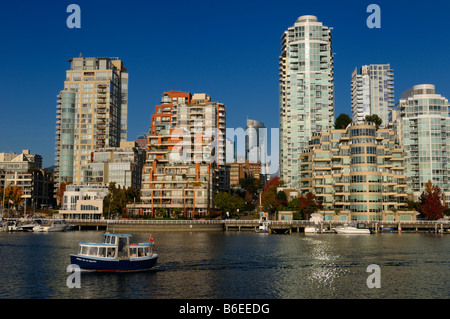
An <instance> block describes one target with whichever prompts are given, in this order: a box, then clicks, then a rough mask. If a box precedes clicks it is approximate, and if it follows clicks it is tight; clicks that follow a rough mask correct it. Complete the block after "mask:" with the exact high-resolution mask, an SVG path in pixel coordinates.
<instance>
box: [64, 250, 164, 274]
mask: <svg viewBox="0 0 450 319" xmlns="http://www.w3.org/2000/svg"><path fill="white" fill-rule="evenodd" d="M157 260H158V255H157V254H153V255H152V256H149V257H144V258H142V257H141V258H136V259H116V258H92V257H88V256H82V255H70V262H71V264H72V265H78V266H79V267H80V269H83V270H91V271H109V272H126V271H144V270H149V269H151V268H153V267H155V266H156V262H157Z"/></svg>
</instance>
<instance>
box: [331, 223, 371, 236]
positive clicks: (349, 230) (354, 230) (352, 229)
mask: <svg viewBox="0 0 450 319" xmlns="http://www.w3.org/2000/svg"><path fill="white" fill-rule="evenodd" d="M333 230H334V231H335V232H336V233H338V234H370V229H368V228H366V226H365V225H364V224H363V223H358V224H356V226H353V225H348V224H346V225H343V226H338V227H335V228H333Z"/></svg>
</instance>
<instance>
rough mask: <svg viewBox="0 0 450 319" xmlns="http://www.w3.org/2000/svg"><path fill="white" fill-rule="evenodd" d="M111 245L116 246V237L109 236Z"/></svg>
mask: <svg viewBox="0 0 450 319" xmlns="http://www.w3.org/2000/svg"><path fill="white" fill-rule="evenodd" d="M111 244H113V245H115V244H116V237H114V236H111Z"/></svg>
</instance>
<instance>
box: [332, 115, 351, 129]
mask: <svg viewBox="0 0 450 319" xmlns="http://www.w3.org/2000/svg"><path fill="white" fill-rule="evenodd" d="M351 122H352V118H351V117H350V116H349V115H348V114H346V113H341V114H340V115H339V116H338V117H337V118H336V121H335V122H334V128H335V129H338V130H340V129H346V128H347V126H348V125H349V124H350V123H351Z"/></svg>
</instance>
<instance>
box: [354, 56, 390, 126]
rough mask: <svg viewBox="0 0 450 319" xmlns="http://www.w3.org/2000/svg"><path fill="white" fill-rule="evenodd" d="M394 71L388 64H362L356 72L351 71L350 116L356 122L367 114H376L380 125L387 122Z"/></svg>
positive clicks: (361, 120)
mask: <svg viewBox="0 0 450 319" xmlns="http://www.w3.org/2000/svg"><path fill="white" fill-rule="evenodd" d="M393 72H394V71H393V70H392V69H391V66H390V64H370V65H363V66H362V67H361V68H360V72H359V74H358V71H357V68H355V69H354V70H353V72H352V82H351V98H352V100H351V101H352V102H351V103H352V105H351V106H352V117H353V121H355V122H356V123H361V122H363V121H364V119H365V117H366V116H367V115H374V114H376V115H378V116H379V117H380V118H381V119H382V120H383V123H382V126H387V125H388V123H389V112H390V110H392V108H393V107H394V73H393Z"/></svg>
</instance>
